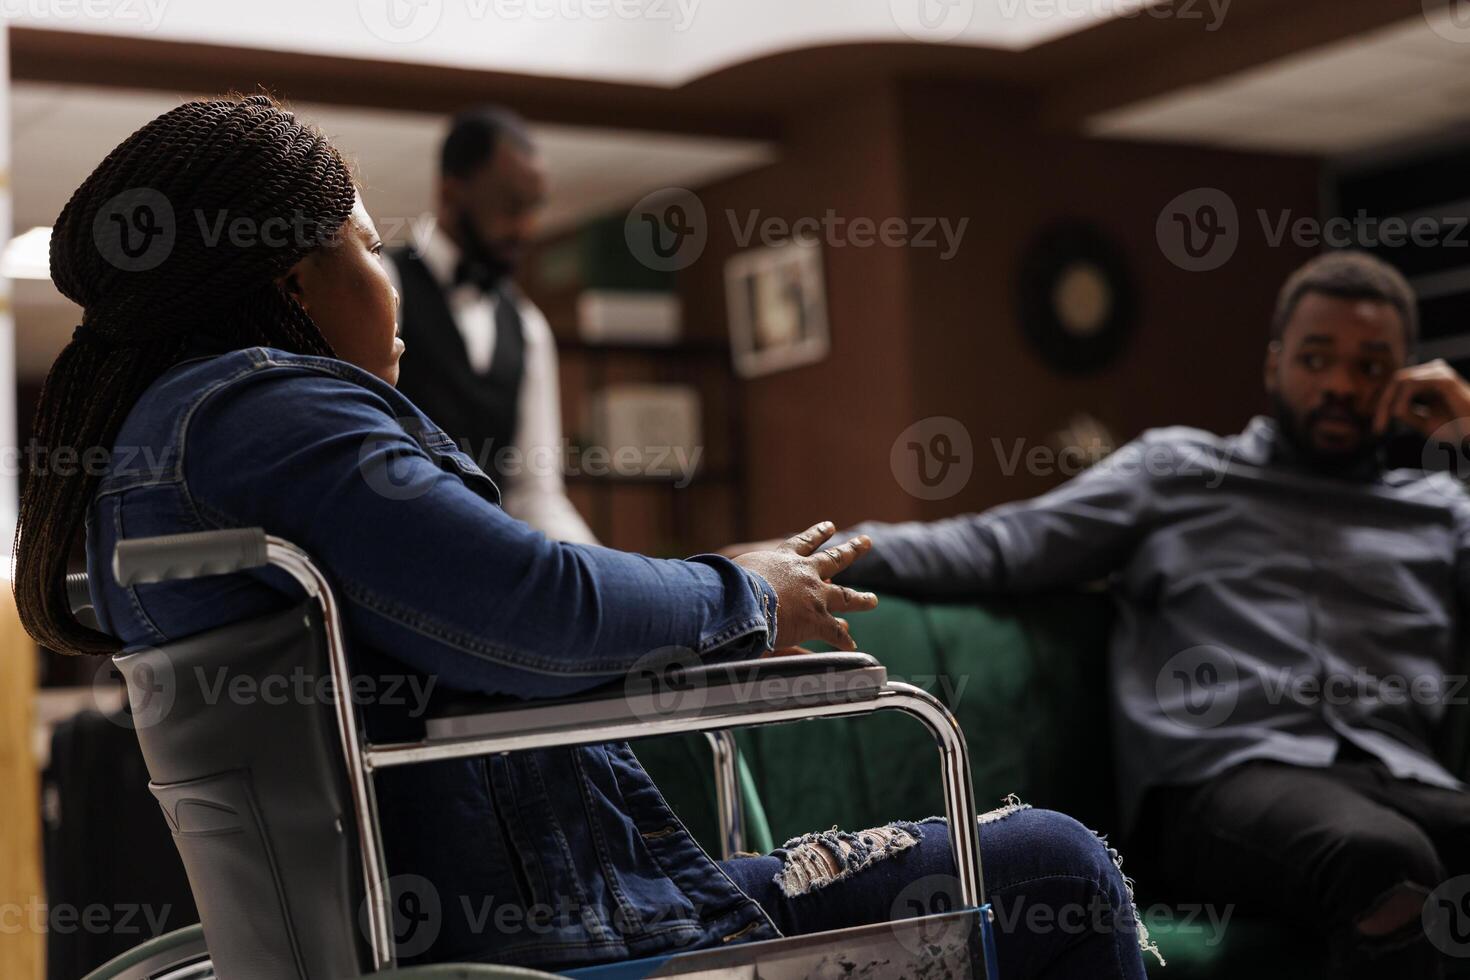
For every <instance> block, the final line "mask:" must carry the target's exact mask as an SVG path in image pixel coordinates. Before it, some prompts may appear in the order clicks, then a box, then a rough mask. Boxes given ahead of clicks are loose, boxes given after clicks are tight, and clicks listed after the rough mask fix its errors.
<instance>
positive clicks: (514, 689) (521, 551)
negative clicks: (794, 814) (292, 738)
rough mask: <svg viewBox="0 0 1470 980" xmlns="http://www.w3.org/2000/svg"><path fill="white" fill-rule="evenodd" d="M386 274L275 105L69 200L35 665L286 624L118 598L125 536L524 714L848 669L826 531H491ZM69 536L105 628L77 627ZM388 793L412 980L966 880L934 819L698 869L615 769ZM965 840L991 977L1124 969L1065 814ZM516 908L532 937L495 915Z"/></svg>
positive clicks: (1103, 867)
mask: <svg viewBox="0 0 1470 980" xmlns="http://www.w3.org/2000/svg"><path fill="white" fill-rule="evenodd" d="M381 248H382V243H381V242H380V241H379V240H378V237H377V233H376V231H375V229H374V226H373V222H372V219H371V218H370V217H369V216H368V214H367V212H366V211H365V209H364V208H363V205H362V202H361V200H360V198H359V197H358V193H357V187H356V183H355V181H354V178H353V175H352V173H351V171H350V170H349V167H348V165H347V164H346V163H345V162H344V161H343V159H342V157H341V156H340V155H339V153H338V152H337V150H336V149H334V148H333V147H332V146H331V144H330V143H328V141H327V140H326V139H325V138H324V137H323V136H322V135H321V134H319V133H318V132H316V131H315V130H314V129H312V128H310V127H308V126H306V125H304V124H303V123H301V122H300V121H298V120H296V119H295V118H294V117H293V116H292V115H291V114H290V113H289V112H286V111H283V110H282V109H281V108H280V107H278V106H277V105H276V104H275V103H273V102H272V101H271V100H270V99H268V98H267V97H264V96H250V97H246V98H228V99H221V100H215V101H204V102H191V103H188V104H185V105H182V106H180V107H178V108H177V109H174V110H172V111H170V112H168V113H165V114H164V115H162V116H159V117H158V118H157V119H154V120H153V121H152V122H150V123H148V124H147V125H145V126H144V127H143V128H141V129H139V130H138V131H137V132H136V133H134V134H133V135H132V136H130V137H128V138H127V139H126V140H124V141H123V142H122V144H120V145H119V146H118V147H117V148H116V149H115V150H114V151H113V152H112V153H111V154H110V155H109V156H108V157H107V158H106V159H105V160H104V161H102V163H101V164H100V165H99V166H98V167H97V168H96V170H95V171H94V172H93V173H92V174H91V176H89V177H88V178H87V179H86V181H84V182H83V183H82V185H81V186H80V187H79V188H78V189H77V190H76V192H75V193H74V194H73V196H72V198H71V200H70V201H69V202H68V203H67V205H66V207H65V209H64V210H63V211H62V213H61V215H60V217H59V218H58V219H57V221H56V224H55V229H54V232H53V237H52V241H51V275H52V278H53V279H54V280H55V282H56V285H57V286H58V288H59V289H60V290H61V291H62V293H64V294H65V295H66V296H67V297H69V298H70V299H72V300H74V301H75V302H76V303H78V304H79V305H80V306H81V307H82V309H83V311H84V312H83V316H82V324H81V326H79V327H78V328H77V330H76V332H75V333H74V335H73V337H72V339H71V342H70V343H69V344H68V345H67V346H66V348H65V349H64V350H63V351H62V352H61V354H60V355H59V356H58V358H57V360H56V362H55V364H54V366H53V367H52V369H51V372H50V375H49V376H48V377H47V379H46V383H45V388H44V390H43V392H42V395H41V401H40V405H39V408H38V410H37V413H36V420H35V436H36V439H37V440H38V443H39V444H40V445H42V446H44V447H46V450H47V452H46V454H45V455H44V456H43V457H39V458H40V460H41V462H40V464H39V465H38V466H36V467H35V468H34V470H33V471H32V472H31V473H29V474H28V479H27V482H26V484H25V487H24V492H23V499H22V503H21V513H20V527H19V532H18V544H17V546H18V558H17V575H16V579H15V589H16V597H17V601H18V603H19V606H20V610H21V614H22V616H23V618H24V621H25V623H26V626H27V627H28V629H29V630H30V631H31V633H32V634H33V635H34V636H35V637H36V639H37V640H39V641H40V642H41V643H43V644H44V645H46V646H48V647H51V648H53V649H56V650H62V651H68V652H74V653H86V654H102V655H108V654H113V653H116V652H118V651H119V650H121V649H124V648H129V647H132V648H137V647H143V646H149V645H157V644H161V643H164V642H166V641H170V640H175V639H179V638H182V637H187V636H190V635H192V634H196V633H199V632H201V631H204V630H207V629H210V628H212V627H216V626H220V625H222V624H226V623H230V622H234V621H238V620H241V619H244V618H246V617H251V616H255V615H260V614H263V613H266V612H269V611H271V610H275V609H282V608H285V607H286V606H288V605H289V604H290V603H292V602H295V601H298V597H299V589H297V587H296V586H295V584H294V583H293V582H291V581H290V580H289V579H287V578H286V577H285V576H284V575H283V574H281V573H279V572H277V571H275V570H273V569H270V568H265V569H261V570H258V571H252V572H244V573H234V574H229V575H215V576H210V577H204V578H197V579H191V580H184V581H172V582H160V583H154V584H143V585H134V586H130V587H122V586H120V585H119V584H118V583H117V581H116V579H115V578H114V577H113V574H112V571H111V567H110V558H111V555H112V553H113V549H114V546H115V544H116V543H117V542H118V541H119V540H121V539H126V538H137V537H143V536H151V535H165V534H176V533H181V532H190V531H201V530H208V529H217V528H233V527H255V526H259V527H263V528H264V529H266V531H268V532H270V533H271V534H275V535H278V536H280V537H282V538H285V539H287V540H289V541H291V542H294V543H295V544H297V545H299V546H301V547H302V548H303V549H304V550H305V551H306V552H307V553H308V554H310V555H311V556H312V557H313V558H314V559H316V561H317V562H319V563H320V564H321V565H322V567H323V568H324V569H325V570H326V572H327V574H328V576H329V577H330V578H331V580H332V584H333V590H334V592H335V593H336V594H337V596H338V598H339V600H340V601H341V607H342V617H343V625H344V627H345V631H346V635H347V637H348V640H349V643H350V645H351V646H352V648H353V650H354V656H357V655H358V654H359V653H363V652H368V653H372V654H374V655H376V656H380V657H387V658H390V661H391V662H392V663H394V664H397V665H398V667H397V669H398V670H399V671H401V672H408V673H411V674H413V675H414V676H417V677H427V678H428V679H430V681H431V682H433V683H435V684H438V685H441V686H443V687H446V688H453V689H459V690H465V691H478V692H488V693H492V694H498V695H503V696H509V697H515V698H523V699H542V698H550V697H555V696H561V695H567V694H571V693H575V692H578V691H582V690H586V689H589V688H591V687H594V686H597V685H600V684H604V683H607V682H608V681H610V680H615V679H616V678H618V677H620V676H622V675H624V674H626V672H628V671H629V670H630V668H633V667H634V666H635V665H637V664H639V663H640V661H641V660H644V659H645V658H646V655H648V654H650V652H652V651H660V650H670V649H682V650H684V651H689V652H690V655H692V656H694V657H697V658H699V660H700V661H703V662H722V661H733V660H738V659H743V658H752V657H759V656H763V655H767V654H769V653H771V652H772V651H776V650H781V649H784V648H788V647H793V646H796V645H798V644H800V643H802V642H806V641H810V640H823V641H826V642H829V643H831V644H833V645H834V646H836V647H838V648H840V649H852V646H853V645H852V641H851V639H850V638H849V637H848V634H847V628H846V623H845V622H844V621H843V620H842V619H841V618H839V617H840V614H842V613H844V612H848V611H855V610H863V609H868V608H871V607H872V606H873V605H874V604H875V603H876V601H877V600H876V598H875V597H873V596H872V595H869V594H864V593H857V592H854V591H852V590H850V589H846V588H842V587H839V586H834V585H832V584H831V583H830V579H831V578H832V576H833V575H834V574H835V573H837V572H838V571H840V570H841V569H843V568H845V567H846V566H847V565H849V564H850V563H851V562H852V561H853V560H854V559H855V558H857V557H858V556H859V555H861V554H862V553H863V551H864V550H865V548H866V547H867V544H866V541H865V540H863V539H856V540H852V541H847V542H844V543H841V544H838V545H835V546H827V539H828V537H829V536H830V535H831V533H832V525H831V524H827V523H823V524H819V525H817V526H815V527H813V528H811V529H810V530H808V531H807V532H805V533H804V534H801V535H799V536H797V537H795V538H792V539H791V540H790V541H788V542H786V543H785V544H784V545H783V546H782V547H780V548H779V549H777V550H774V551H766V552H756V553H751V554H747V555H743V556H740V557H738V558H736V559H734V560H727V559H725V558H721V557H717V556H713V555H700V556H696V557H694V558H690V559H688V560H685V561H664V560H654V559H650V558H645V557H642V556H639V555H633V554H625V553H621V552H617V551H613V550H609V549H606V548H599V547H586V546H577V545H568V544H561V543H557V542H554V541H551V540H548V539H547V538H546V537H544V536H543V535H542V534H540V533H539V532H537V531H534V530H533V529H531V528H530V527H529V526H527V525H525V524H522V523H520V522H518V521H516V520H514V519H512V518H510V517H509V516H507V515H506V514H505V513H504V512H503V511H502V510H501V509H500V507H499V506H498V493H497V490H496V488H495V486H494V484H493V483H492V482H491V480H490V479H489V478H488V477H486V476H485V474H484V473H483V472H482V471H481V470H480V469H479V468H478V467H477V466H476V464H475V462H474V461H473V460H472V459H471V458H470V457H469V456H468V455H467V454H466V453H464V452H463V451H461V450H460V449H458V448H457V447H455V446H454V444H453V443H452V442H451V441H450V440H449V439H448V438H447V437H446V436H444V435H443V433H442V432H440V431H439V430H438V429H436V428H435V426H434V424H433V422H432V421H431V420H430V419H428V418H426V417H425V416H424V415H423V414H422V413H420V412H419V411H418V410H417V409H416V408H415V407H414V406H413V405H412V404H411V403H410V402H409V401H408V400H407V399H405V398H404V397H402V396H401V395H399V394H398V393H397V391H396V390H395V389H394V387H393V385H394V382H395V380H396V377H397V374H398V358H399V357H400V355H402V354H403V353H404V351H403V345H402V342H401V341H399V340H398V339H397V337H396V328H395V307H396V303H397V297H396V295H395V293H394V291H393V289H392V287H391V286H390V284H389V279H388V278H387V276H386V274H385V272H384V269H383V267H382V265H381V264H380V259H379V252H380V250H381ZM407 356H409V357H412V356H413V353H412V352H411V351H410V352H408V354H407ZM68 461H70V462H71V463H72V464H73V465H67V463H68ZM81 541H84V542H85V547H86V556H87V566H88V570H89V572H90V576H91V583H92V586H91V587H92V597H93V600H94V604H95V609H96V613H97V618H98V622H99V624H100V626H101V631H96V630H92V629H89V628H87V627H85V626H83V625H82V624H81V623H80V622H79V621H78V620H77V619H75V618H74V616H73V615H72V613H71V610H70V607H69V605H68V602H67V595H66V588H65V575H66V570H67V563H68V560H69V558H70V557H71V555H72V554H73V552H74V551H75V548H76V546H77V545H78V543H79V542H81ZM813 761H815V760H813ZM377 789H378V800H379V809H380V813H381V819H382V828H383V834H384V838H385V842H386V853H387V859H388V864H389V871H390V873H391V874H393V875H395V876H404V875H414V876H420V877H421V878H423V879H426V880H427V881H428V882H430V883H431V884H432V887H433V888H434V889H435V890H436V891H437V894H438V895H439V897H440V900H441V907H442V910H443V916H444V921H443V923H442V927H441V928H440V929H439V932H438V935H437V939H436V940H435V942H434V944H433V945H432V946H431V947H430V948H429V949H428V950H427V951H425V952H423V953H422V955H420V956H419V957H418V958H419V959H422V960H450V959H460V960H481V961H487V962H495V963H508V964H521V965H531V966H537V967H542V968H556V967H570V966H576V965H587V964H594V963H602V962H610V961H616V960H620V959H624V958H629V957H638V956H648V955H654V954H660V953H666V952H673V951H683V950H690V949H700V948H706V947H720V946H722V945H724V944H729V943H744V942H751V941H755V940H763V939H771V938H775V937H778V936H779V935H782V934H786V935H792V934H800V933H808V932H814V931H820V930H827V929H834V928H839V927H844V926H850V925H857V924H861V923H868V922H878V921H884V920H887V919H889V918H896V917H900V916H903V915H906V914H913V911H912V910H911V909H907V908H905V907H904V904H903V903H902V902H901V901H900V893H901V892H903V890H904V889H905V887H907V886H909V885H910V884H911V883H913V882H915V881H918V880H920V879H925V878H928V877H930V876H943V875H950V876H952V875H953V874H954V873H955V870H954V862H953V858H952V856H951V852H950V847H949V843H948V839H947V835H946V832H945V825H944V824H943V822H942V821H941V820H938V819H933V818H931V819H929V820H923V821H920V822H914V823H909V822H896V823H893V824H891V825H888V826H886V827H880V828H875V829H872V830H867V831H864V832H862V833H859V834H846V833H838V832H831V833H826V834H817V835H811V836H809V837H807V838H801V839H798V840H795V841H791V842H788V844H787V845H786V846H785V847H783V848H781V849H779V850H777V851H776V852H774V853H773V854H769V855H765V856H755V857H737V858H733V859H731V860H725V861H716V860H713V859H711V858H710V857H709V856H708V855H706V853H705V852H704V851H703V850H702V849H701V848H700V847H699V845H698V844H696V843H695V841H694V840H693V839H692V838H691V837H690V836H689V834H688V833H687V832H686V831H685V829H684V828H683V826H682V824H680V822H679V821H678V819H677V818H676V817H675V816H674V815H673V813H672V812H671V811H670V809H669V807H668V806H667V804H666V803H665V802H664V799H663V797H662V796H661V795H660V793H659V791H658V789H657V788H656V787H655V786H654V785H653V783H652V781H651V780H650V779H649V777H648V775H647V774H646V773H645V772H644V771H643V769H642V768H641V767H640V765H639V763H638V760H637V759H636V758H635V757H634V755H633V753H632V751H631V750H630V749H629V747H628V745H627V744H624V743H617V744H604V745H597V746H591V747H585V748H577V749H548V750H534V751H527V752H519V753H514V754H511V755H508V756H505V755H502V756H495V757H491V758H488V759H480V758H476V759H456V760H450V761H440V762H435V763H432V764H429V765H423V766H417V767H404V768H396V769H391V770H385V771H383V772H381V773H379V774H378V776H377ZM980 819H981V823H982V826H981V828H980V830H981V844H982V848H983V853H984V858H985V863H984V872H985V884H986V889H987V895H988V898H989V900H990V901H991V903H992V905H993V906H994V907H995V909H996V912H997V920H996V929H997V933H998V936H997V944H996V945H997V948H998V950H999V958H1000V965H1001V973H1002V975H1003V976H1005V977H1007V978H1008V980H1009V978H1020V977H1076V978H1088V980H1098V978H1105V977H1130V978H1133V977H1141V976H1143V974H1144V971H1143V966H1142V959H1141V956H1140V946H1143V945H1146V933H1144V932H1143V931H1142V928H1141V926H1140V925H1139V924H1138V923H1137V921H1136V914H1135V912H1134V908H1133V904H1132V897H1131V892H1130V889H1129V885H1128V883H1127V882H1126V880H1125V879H1124V878H1123V876H1122V874H1121V873H1120V871H1119V868H1118V866H1117V861H1116V855H1115V854H1113V853H1112V852H1110V851H1109V850H1108V849H1107V848H1106V846H1105V845H1104V844H1103V843H1102V842H1100V841H1099V839H1098V838H1097V837H1096V836H1095V835H1094V834H1092V833H1091V832H1090V831H1088V830H1086V829H1085V828H1083V827H1081V826H1080V825H1079V824H1077V823H1076V822H1075V821H1073V820H1071V819H1070V818H1067V817H1064V816H1061V815H1059V814H1055V813H1049V812H1045V811H1039V810H1031V809H1027V808H1025V807H1023V806H1020V805H1018V804H1017V805H1011V806H1008V807H1005V808H1002V809H1001V810H998V811H995V812H993V813H990V814H986V815H984V816H983V817H981V818H980ZM506 904H510V905H515V906H517V907H519V908H520V909H521V910H522V911H523V912H524V913H525V914H522V915H520V916H518V917H507V916H503V915H497V914H495V913H494V912H493V911H492V912H491V913H490V914H485V910H486V909H487V908H488V909H493V908H497V907H499V906H503V905H506ZM532 909H540V910H541V911H542V912H543V913H544V914H540V915H537V914H535V913H534V912H532V911H528V910H532ZM1037 910H1041V911H1042V912H1044V913H1045V914H1035V913H1036V912H1037ZM532 922H536V923H537V926H536V927H535V928H532V927H531V926H530V925H529V924H530V923H532ZM507 923H511V924H510V925H507Z"/></svg>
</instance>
